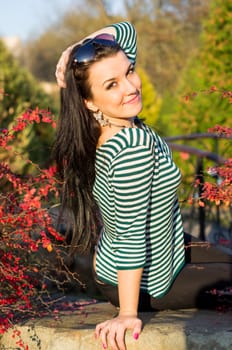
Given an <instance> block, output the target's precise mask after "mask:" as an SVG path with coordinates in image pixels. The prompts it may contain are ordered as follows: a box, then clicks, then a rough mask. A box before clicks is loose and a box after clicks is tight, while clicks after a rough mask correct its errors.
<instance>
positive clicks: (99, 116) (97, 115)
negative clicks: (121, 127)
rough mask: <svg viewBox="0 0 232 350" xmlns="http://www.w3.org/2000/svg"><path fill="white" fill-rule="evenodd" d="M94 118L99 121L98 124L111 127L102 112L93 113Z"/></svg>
mask: <svg viewBox="0 0 232 350" xmlns="http://www.w3.org/2000/svg"><path fill="white" fill-rule="evenodd" d="M93 116H94V118H95V119H96V120H97V121H98V123H99V124H100V125H101V126H107V125H109V122H108V120H105V119H104V118H103V113H102V111H100V110H98V111H97V112H93Z"/></svg>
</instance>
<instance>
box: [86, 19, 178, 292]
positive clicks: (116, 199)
mask: <svg viewBox="0 0 232 350" xmlns="http://www.w3.org/2000/svg"><path fill="white" fill-rule="evenodd" d="M118 26H119V27H120V30H119V29H118V27H117V40H118V41H119V43H120V44H121V43H122V42H125V37H126V36H127V35H128V31H130V32H131V31H133V30H134V29H133V27H132V26H131V25H130V24H129V23H127V22H126V23H120V24H119V25H118ZM128 28H129V29H128ZM122 38H123V40H121V39H122ZM130 38H131V34H130ZM134 38H135V41H136V35H134ZM131 44H132V47H133V48H134V45H133V43H131ZM121 46H122V48H123V49H124V46H123V45H122V44H121ZM134 52H136V50H135V51H134ZM127 54H128V52H127ZM130 58H131V57H130ZM95 167H96V180H95V184H94V191H93V194H94V197H95V199H96V201H97V203H98V205H99V207H100V210H101V214H102V218H103V223H104V228H103V230H102V233H101V236H100V239H99V243H98V247H97V259H96V272H97V275H98V278H99V279H100V280H102V281H104V282H107V283H109V284H112V285H117V271H118V270H133V269H137V268H140V267H143V275H142V281H141V289H142V290H145V291H147V292H148V293H149V294H150V295H152V296H153V297H161V296H163V295H164V294H166V293H167V291H168V290H169V288H170V286H171V284H172V283H173V281H174V279H175V276H176V275H177V274H178V273H179V271H180V270H181V268H182V267H183V265H184V255H185V254H184V241H183V227H182V220H181V215H180V210H179V205H178V200H177V196H176V190H177V187H178V185H179V183H180V177H181V176H180V172H179V169H178V168H177V167H176V165H175V164H174V162H173V160H172V156H171V152H170V150H169V148H168V146H167V144H166V143H165V142H164V141H163V140H162V139H161V138H160V137H159V136H158V135H157V134H156V133H155V132H154V131H153V130H151V129H150V128H149V127H147V126H146V125H144V124H141V127H140V128H123V129H121V130H120V131H119V132H118V133H117V134H115V135H114V136H113V137H112V138H111V139H109V140H107V142H106V143H105V144H103V145H102V146H101V147H100V148H98V149H97V152H96V164H95Z"/></svg>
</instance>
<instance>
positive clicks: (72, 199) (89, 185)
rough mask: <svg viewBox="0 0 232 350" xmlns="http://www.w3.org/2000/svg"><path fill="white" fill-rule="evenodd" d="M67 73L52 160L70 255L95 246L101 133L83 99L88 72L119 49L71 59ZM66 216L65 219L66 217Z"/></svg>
mask: <svg viewBox="0 0 232 350" xmlns="http://www.w3.org/2000/svg"><path fill="white" fill-rule="evenodd" d="M77 49H78V46H76V47H75V48H74V49H73V51H72V53H71V55H70V59H69V62H68V65H67V69H66V88H62V89H61V110H60V119H59V123H58V129H57V136H56V140H55V144H54V149H53V156H54V159H55V160H56V163H57V168H58V175H59V178H60V179H61V181H62V183H63V185H62V198H61V202H62V206H61V212H62V213H64V212H65V213H66V215H65V217H66V221H69V225H68V227H69V229H70V228H71V230H69V235H70V232H71V238H70V254H71V255H72V254H73V253H74V252H81V253H85V252H88V251H90V249H91V247H92V246H93V245H94V244H95V243H96V239H97V232H98V223H97V221H98V210H97V206H96V203H95V201H94V198H93V194H92V190H93V185H94V180H95V156H96V147H97V142H98V139H99V136H100V133H101V130H100V125H99V123H98V122H97V121H96V119H95V118H94V116H93V113H92V112H91V111H90V110H88V109H87V108H86V106H85V103H84V99H88V98H92V91H91V86H90V83H89V68H90V67H91V66H92V65H93V64H94V63H95V62H98V61H100V60H102V59H104V58H106V57H110V56H113V55H115V54H116V53H117V52H118V51H119V50H120V49H121V48H120V46H119V45H116V46H113V47H112V46H102V45H97V46H96V48H95V51H96V55H95V56H94V60H93V61H90V62H88V63H84V64H79V65H78V64H76V65H75V67H73V56H74V54H75V52H76V50H77ZM67 214H68V216H67Z"/></svg>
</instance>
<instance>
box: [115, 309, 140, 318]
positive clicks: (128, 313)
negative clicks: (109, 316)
mask: <svg viewBox="0 0 232 350" xmlns="http://www.w3.org/2000/svg"><path fill="white" fill-rule="evenodd" d="M119 316H126V317H128V316H129V317H137V316H138V312H137V310H129V309H128V310H125V309H124V310H121V309H120V310H119Z"/></svg>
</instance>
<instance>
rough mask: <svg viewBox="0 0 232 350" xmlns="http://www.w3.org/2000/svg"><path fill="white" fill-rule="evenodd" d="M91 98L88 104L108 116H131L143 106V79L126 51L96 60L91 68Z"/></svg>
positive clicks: (117, 118) (127, 117)
mask: <svg viewBox="0 0 232 350" xmlns="http://www.w3.org/2000/svg"><path fill="white" fill-rule="evenodd" d="M89 83H90V87H91V92H92V98H91V99H89V100H86V106H87V108H89V109H90V110H92V111H94V112H96V111H98V110H100V111H101V112H102V113H103V116H104V117H105V118H107V119H109V120H111V119H114V121H116V120H119V121H120V120H122V119H124V120H129V119H130V118H133V117H135V116H136V115H137V114H138V113H139V112H140V111H141V109H142V99H141V80H140V78H139V76H138V74H137V73H136V72H135V70H134V66H133V64H132V63H131V62H130V61H129V60H128V58H127V56H126V55H125V54H124V53H123V51H119V52H118V53H117V54H116V55H114V56H112V57H108V58H105V59H103V60H102V61H99V62H96V63H94V64H93V65H92V66H91V68H90V70H89Z"/></svg>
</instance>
